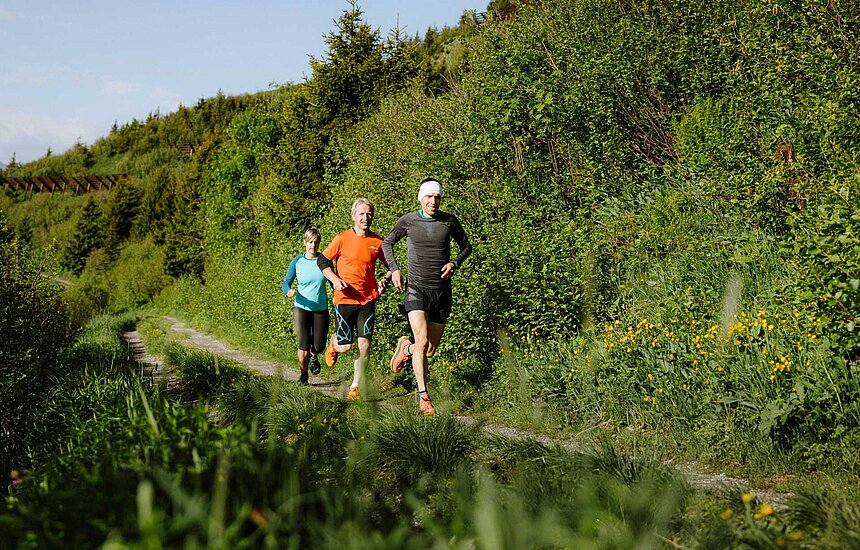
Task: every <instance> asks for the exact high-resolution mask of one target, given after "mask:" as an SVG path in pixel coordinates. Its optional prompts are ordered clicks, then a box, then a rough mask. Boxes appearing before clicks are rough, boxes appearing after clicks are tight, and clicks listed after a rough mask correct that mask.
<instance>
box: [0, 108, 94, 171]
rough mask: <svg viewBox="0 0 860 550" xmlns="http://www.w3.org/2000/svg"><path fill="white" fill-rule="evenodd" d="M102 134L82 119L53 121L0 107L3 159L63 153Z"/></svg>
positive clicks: (22, 158) (0, 140) (33, 157)
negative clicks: (49, 151)
mask: <svg viewBox="0 0 860 550" xmlns="http://www.w3.org/2000/svg"><path fill="white" fill-rule="evenodd" d="M99 137H100V135H99V131H98V130H97V129H96V128H94V127H92V126H91V125H88V124H86V123H84V122H83V121H82V120H81V119H80V118H77V117H71V118H50V117H44V116H38V115H32V114H22V113H16V112H12V111H7V110H5V109H2V108H0V159H3V162H6V161H7V160H9V159H10V158H12V154H13V153H14V154H15V159H16V160H17V161H18V162H28V161H31V160H34V159H37V158H39V157H42V156H44V154H45V153H46V152H47V150H48V148H50V149H51V151H52V152H54V153H58V154H59V153H62V152H64V151H66V150H67V149H68V148H69V147H71V146H72V145H74V144H75V143H76V142H78V141H81V142H83V143H92V142H94V141H95V140H96V139H98V138H99Z"/></svg>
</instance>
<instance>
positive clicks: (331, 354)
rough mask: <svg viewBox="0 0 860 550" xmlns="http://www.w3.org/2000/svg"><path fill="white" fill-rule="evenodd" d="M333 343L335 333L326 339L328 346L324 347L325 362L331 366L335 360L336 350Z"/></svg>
mask: <svg viewBox="0 0 860 550" xmlns="http://www.w3.org/2000/svg"><path fill="white" fill-rule="evenodd" d="M334 345H335V335H334V334H332V335H331V339H330V340H329V341H328V347H327V348H326V349H325V364H326V365H328V366H330V367H333V366H334V362H335V361H337V350H336V349H334Z"/></svg>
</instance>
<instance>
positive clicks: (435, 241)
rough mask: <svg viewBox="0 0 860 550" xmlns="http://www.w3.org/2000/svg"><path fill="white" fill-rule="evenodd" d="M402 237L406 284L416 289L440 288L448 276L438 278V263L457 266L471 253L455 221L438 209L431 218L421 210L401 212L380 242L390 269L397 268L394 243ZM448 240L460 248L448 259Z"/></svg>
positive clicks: (446, 284)
mask: <svg viewBox="0 0 860 550" xmlns="http://www.w3.org/2000/svg"><path fill="white" fill-rule="evenodd" d="M403 237H406V238H407V239H406V259H407V261H408V263H409V285H410V286H413V287H420V288H444V287H446V286H448V285H450V284H451V280H450V279H443V278H442V266H444V265H445V264H447V263H448V262H454V265H455V266H456V267H457V268H458V269H459V267H460V265H461V264H462V263H463V262H464V261H466V258H468V257H469V254H471V253H472V245H471V244H469V239H468V237H466V232H465V231H463V226H462V225H460V222H459V220H457V218H456V217H455V216H454V215H453V214H449V213H447V212H441V211H440V212H438V213H437V214H436V215H435V216H434V217H432V218H426V217H424V216H423V215H422V214H421V212H410V213H408V214H404V215H403V216H401V217H400V219H398V220H397V223H395V224H394V228H393V229H392V230H391V233H389V234H388V236H387V237H385V240H384V241H382V253H383V254H384V255H385V260H386V261H387V262H388V267H389V269H391V271H396V270H398V269H400V268H399V267H398V266H397V261H396V260H395V259H394V245H395V244H396V243H397V241H399V240H400V239H402V238H403ZM451 239H453V240H454V242H456V243H457V246H459V247H460V252H459V254H457V257H456V258H454V259H453V260H451Z"/></svg>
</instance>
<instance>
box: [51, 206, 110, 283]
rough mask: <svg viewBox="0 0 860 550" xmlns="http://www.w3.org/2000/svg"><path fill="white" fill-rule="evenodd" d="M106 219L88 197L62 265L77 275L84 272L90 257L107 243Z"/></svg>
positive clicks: (66, 247)
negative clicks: (105, 232)
mask: <svg viewBox="0 0 860 550" xmlns="http://www.w3.org/2000/svg"><path fill="white" fill-rule="evenodd" d="M103 227H104V218H103V215H102V210H101V208H100V206H99V204H98V203H97V202H96V201H94V200H93V198H92V197H90V196H87V198H86V199H85V200H84V204H83V206H82V207H81V210H80V213H79V214H78V219H77V221H76V222H75V227H74V230H73V231H72V235H71V238H70V239H69V240H68V242H67V243H66V246H65V249H64V250H63V256H62V260H61V261H62V265H63V267H64V268H66V269H68V270H69V271H71V272H72V273H74V274H75V275H78V274H80V273H81V271H83V269H84V266H85V265H86V262H87V258H88V257H89V255H90V254H91V253H92V252H93V251H95V250H96V249H98V248H101V247H102V245H103V244H104V242H105V234H104V229H103Z"/></svg>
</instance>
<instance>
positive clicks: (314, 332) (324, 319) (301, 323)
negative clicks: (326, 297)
mask: <svg viewBox="0 0 860 550" xmlns="http://www.w3.org/2000/svg"><path fill="white" fill-rule="evenodd" d="M329 319H331V316H330V315H329V312H328V310H327V309H324V310H322V311H308V310H306V309H302V308H300V307H294V308H293V328H294V329H295V331H296V337H297V338H298V339H299V349H300V350H303V351H308V350H311V349H312V350H313V351H314V352H316V353H320V352H321V351H322V350H324V349H325V347H326V345H327V344H328V323H329Z"/></svg>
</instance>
